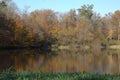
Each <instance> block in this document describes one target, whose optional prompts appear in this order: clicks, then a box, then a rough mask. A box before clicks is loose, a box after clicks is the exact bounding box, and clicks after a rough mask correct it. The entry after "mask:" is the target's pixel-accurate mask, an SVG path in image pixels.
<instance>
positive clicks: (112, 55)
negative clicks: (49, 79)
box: [0, 50, 120, 74]
mask: <svg viewBox="0 0 120 80" xmlns="http://www.w3.org/2000/svg"><path fill="white" fill-rule="evenodd" d="M8 52H9V51H8ZM3 53H4V52H3ZM13 53H14V54H11V55H9V56H7V55H4V56H6V57H3V55H1V56H0V57H1V58H0V59H1V61H0V62H1V63H3V62H4V63H3V66H2V65H1V66H0V68H2V67H5V66H7V65H11V66H13V67H14V68H15V70H16V71H21V70H28V71H43V72H78V71H81V72H95V73H118V74H119V73H120V62H119V61H120V54H119V52H113V51H99V50H98V51H92V50H91V51H67V50H64V51H63V50H61V51H59V52H58V54H57V55H51V54H45V53H41V54H40V52H39V51H35V50H30V51H14V52H13ZM38 53H39V54H38ZM11 56H12V57H11ZM7 62H8V63H7ZM5 63H6V64H7V65H6V64H5Z"/></svg>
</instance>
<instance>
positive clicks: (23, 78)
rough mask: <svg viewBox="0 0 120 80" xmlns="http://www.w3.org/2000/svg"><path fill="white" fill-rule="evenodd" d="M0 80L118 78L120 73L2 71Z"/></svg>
mask: <svg viewBox="0 0 120 80" xmlns="http://www.w3.org/2000/svg"><path fill="white" fill-rule="evenodd" d="M0 80H120V75H108V74H90V73H79V72H78V73H42V72H13V71H3V72H1V73H0Z"/></svg>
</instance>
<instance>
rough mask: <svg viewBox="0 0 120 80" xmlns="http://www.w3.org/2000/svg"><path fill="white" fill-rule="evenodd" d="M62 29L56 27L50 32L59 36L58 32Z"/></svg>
mask: <svg viewBox="0 0 120 80" xmlns="http://www.w3.org/2000/svg"><path fill="white" fill-rule="evenodd" d="M59 31H60V29H59V28H57V27H54V28H52V29H51V30H50V33H51V35H52V36H53V37H57V35H58V33H59Z"/></svg>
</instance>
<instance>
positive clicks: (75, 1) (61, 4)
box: [12, 0, 120, 16]
mask: <svg viewBox="0 0 120 80" xmlns="http://www.w3.org/2000/svg"><path fill="white" fill-rule="evenodd" d="M12 1H13V2H15V3H16V5H17V6H18V8H19V9H20V10H24V9H25V8H28V7H29V8H28V11H29V12H31V11H34V10H36V9H39V10H41V9H51V10H54V11H55V12H62V13H65V12H68V11H69V10H70V9H78V8H80V7H81V6H82V5H84V4H86V5H87V4H93V5H94V8H93V11H94V12H96V13H99V14H100V15H102V16H104V15H105V14H108V13H109V12H111V13H114V11H116V10H120V0H12Z"/></svg>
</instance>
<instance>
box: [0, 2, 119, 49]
mask: <svg viewBox="0 0 120 80" xmlns="http://www.w3.org/2000/svg"><path fill="white" fill-rule="evenodd" d="M93 7H94V5H92V4H90V5H89V4H88V5H83V6H81V7H80V8H79V9H71V10H70V11H69V12H66V13H60V12H55V11H53V10H50V9H46V10H35V11H32V12H27V10H24V11H23V12H21V11H19V9H18V8H17V6H16V4H15V3H14V2H12V1H11V0H1V1H0V46H40V45H42V46H48V45H51V44H56V45H71V46H74V45H78V47H82V46H84V45H89V46H91V47H93V46H94V45H101V44H107V42H108V41H109V40H119V37H120V36H119V34H120V29H119V28H120V10H117V11H115V12H114V13H108V14H106V15H105V16H101V15H100V14H98V13H96V12H94V11H93Z"/></svg>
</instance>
